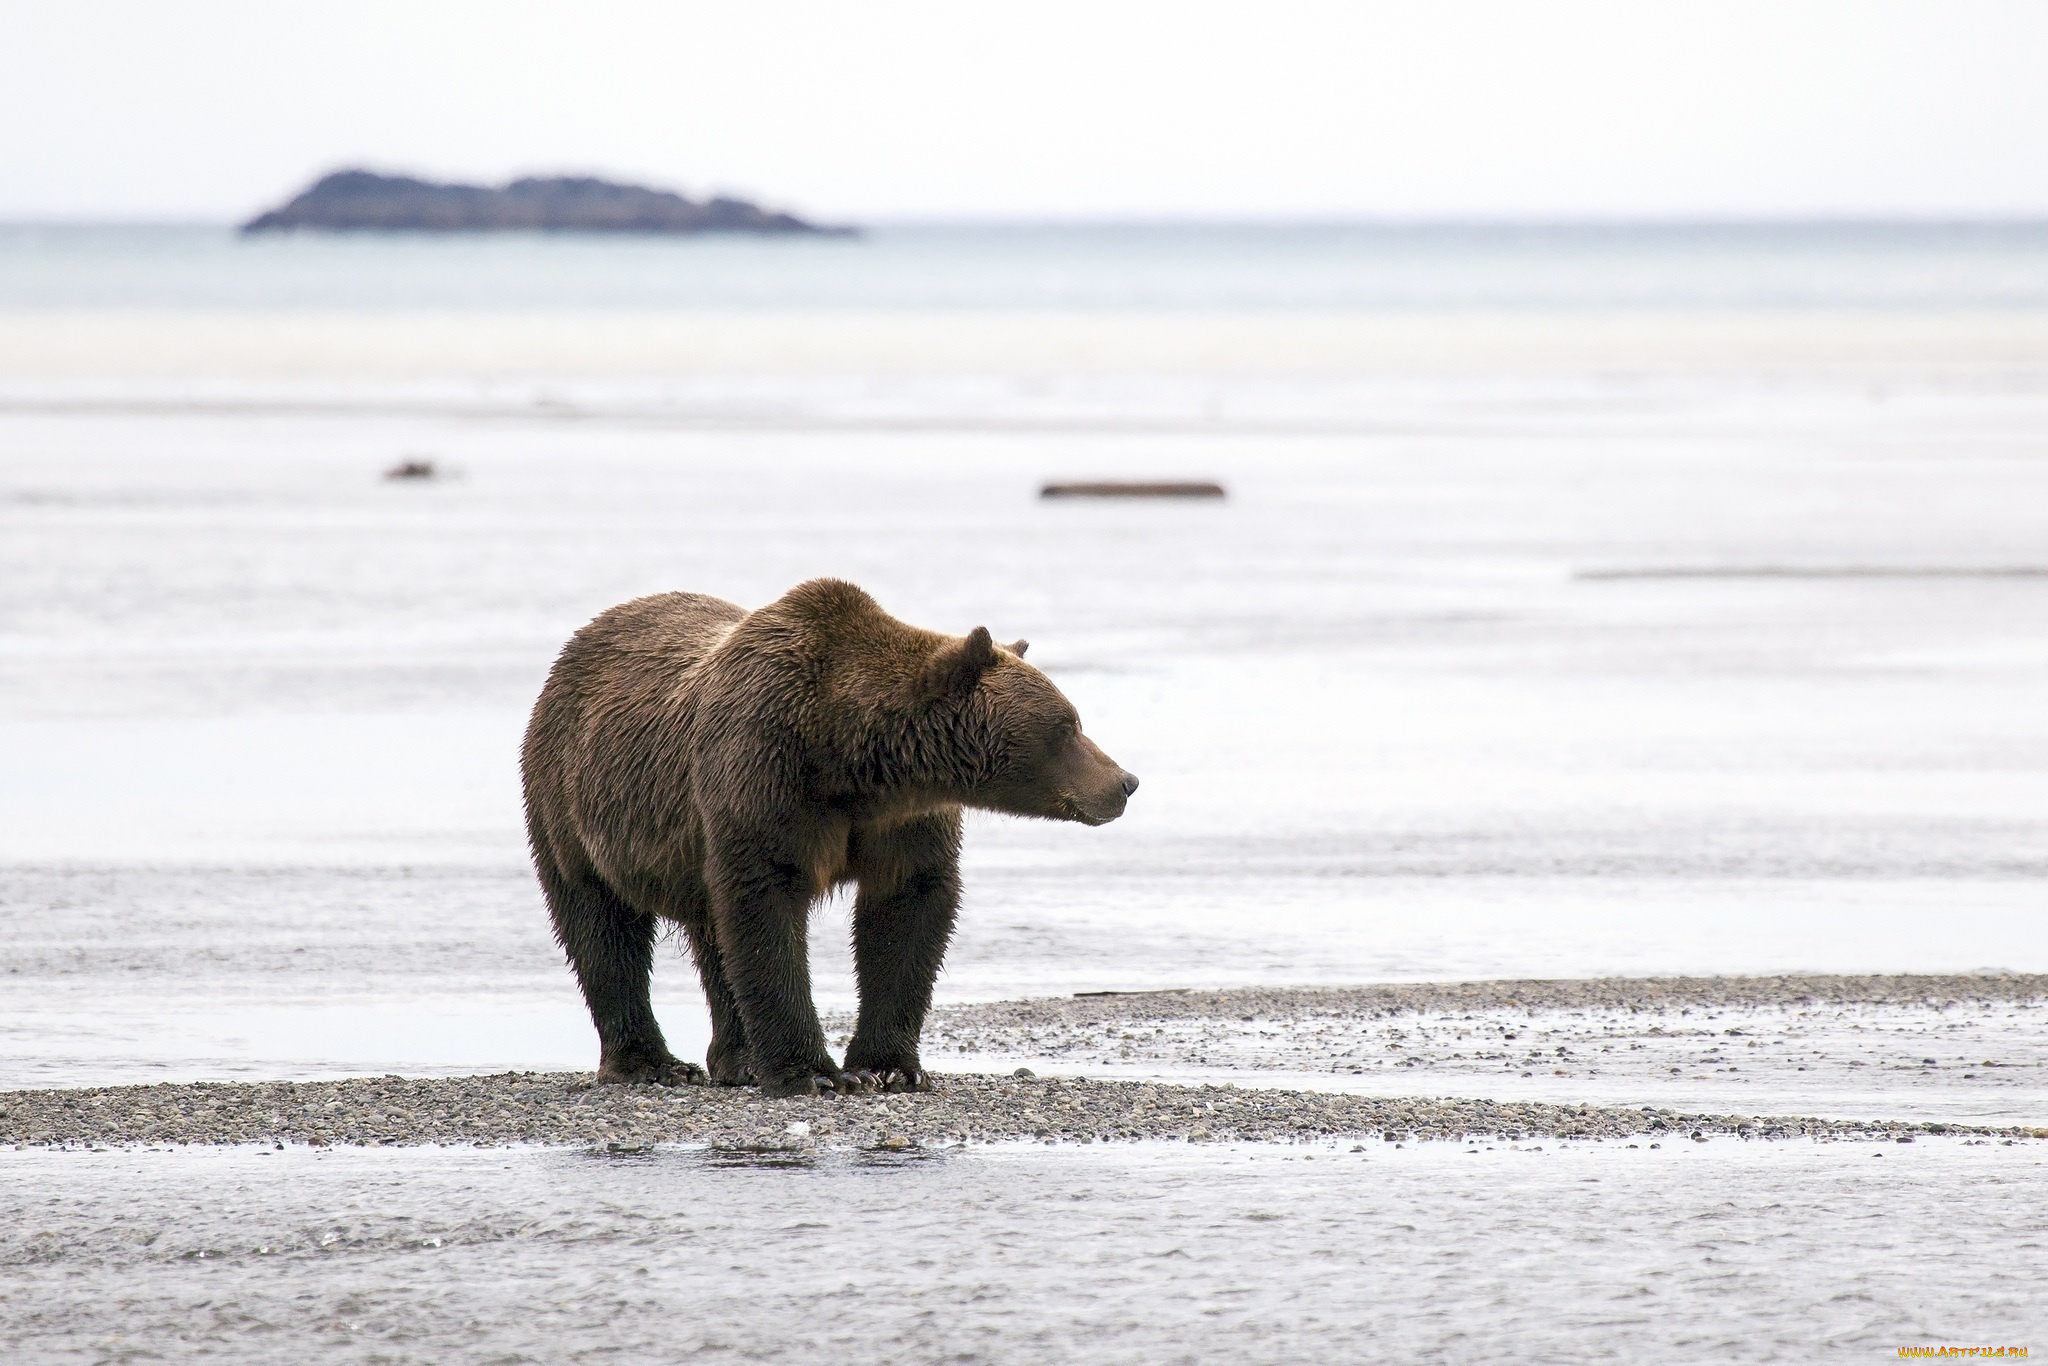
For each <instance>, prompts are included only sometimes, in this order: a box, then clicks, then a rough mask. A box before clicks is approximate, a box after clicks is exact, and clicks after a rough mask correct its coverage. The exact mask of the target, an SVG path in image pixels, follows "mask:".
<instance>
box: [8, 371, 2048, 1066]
mask: <svg viewBox="0 0 2048 1366" xmlns="http://www.w3.org/2000/svg"><path fill="white" fill-rule="evenodd" d="M1470 394H1471V390H1470V389H1469V388H1468V387H1465V386H1461V385H1460V384H1457V383H1452V382H1448V381H1447V382H1445V383H1443V384H1442V385H1440V386H1438V387H1437V388H1436V389H1434V390H1426V391H1422V392H1420V393H1419V394H1411V395H1410V396H1409V400H1408V401H1409V402H1411V404H1413V405H1415V406H1414V408H1413V412H1412V414H1411V419H1412V420H1411V423H1410V426H1409V428H1408V429H1406V430H1404V431H1403V432H1402V433H1401V434H1398V435H1387V434H1382V435H1367V434H1354V435H1346V436H1332V435H1327V434H1323V435H1318V434H1314V433H1294V434H1291V435H1288V434H1283V433H1274V432H1259V433H1252V432H1245V431H1232V430H1229V429H1228V428H1227V426H1226V427H1225V428H1223V429H1219V430H1218V431H1216V432H1213V433H1211V434H1208V435H1202V436H1194V435H1190V434H1187V433H1185V432H1173V431H1160V432H1154V433H1150V434H1146V433H1136V434H1123V435H1114V434H1107V433H1100V432H1097V433H1092V434H1091V433H1086V432H1067V433H1065V434H1062V435H1059V436H1057V437H1054V436H1049V435H1046V434H1043V433H1035V432H1031V431H1027V430H1010V431H979V432H967V431H951V432H915V431H897V432H883V431H874V430H866V429H859V428H845V427H840V428H833V427H827V428H824V429H809V428H803V429H791V430H783V431H768V432H760V431H751V432H750V431H706V430H699V429H695V428H691V427H688V426H685V427H668V426H663V425H661V424H659V423H649V422H643V421H638V420H627V419H625V418H619V419H617V420H610V419H605V418H604V417H602V415H598V416H594V417H590V418H587V419H586V420H584V421H582V422H579V423H577V424H575V425H574V426H570V427H565V426H563V425H562V424H561V423H559V422H555V421H551V420H540V419H515V418H510V417H504V418H493V419H489V420H481V419H479V420H464V419H454V418H429V417H410V418H400V417H391V416H361V415H357V416H351V415H331V414H329V415H322V414H319V413H314V412H293V413H271V414H268V415H265V414H243V415H239V416H235V415H226V414H217V415H192V416H186V417H167V416H164V415H161V414H155V413H139V414H130V415H122V414H119V413H109V412H99V413H77V414H72V415H68V416H50V415H37V414H30V413H19V412H17V413H14V414H11V415H0V436H4V449H5V450H6V451H7V457H6V462H5V465H4V467H0V561H4V563H0V571H4V572H0V698H4V702H5V708H4V713H0V748H4V749H5V751H6V752H7V754H8V756H9V762H8V763H7V765H6V766H5V767H4V769H0V810H4V813H5V817H6V819H5V820H4V821H0V917H4V919H5V922H6V930H7V942H8V949H7V954H8V960H7V966H8V968H9V971H8V972H7V973H5V974H0V1030H4V1031H5V1035H6V1038H7V1040H8V1043H9V1045H10V1048H9V1050H8V1051H9V1057H10V1061H9V1063H8V1071H7V1079H8V1080H9V1081H10V1082H11V1083H22V1084H26V1083H30V1082H33V1083H36V1084H52V1083H55V1082H60V1081H63V1080H67V1079H69V1080H76V1081H81V1082H83V1081H88V1080H114V1079H140V1078H144V1077H152V1076H206V1075H233V1074H247V1073H248V1071H249V1070H250V1069H252V1068H253V1069H256V1070H257V1071H260V1072H263V1073H268V1074H271V1075H317V1074H325V1073H330V1072H332V1071H334V1070H343V1071H346V1070H352V1069H353V1070H371V1071H386V1070H412V1069H440V1068H462V1067H465V1066H474V1067H482V1068H498V1067H505V1066H531V1067H559V1066H574V1065H577V1064H578V1062H579V1060H587V1055H588V1050H589V1045H590V1038H589V1032H588V1026H587V1024H585V1023H584V1022H583V1021H582V1019H581V1018H580V1013H579V1011H578V1009H577V1005H576V1001H575V998H574V996H573V992H572V990H571V986H570V983H569V979H568V977H567V975H566V973H564V972H563V971H562V970H561V969H560V967H559V965H558V961H557V960H556V958H555V955H554V952H553V950H552V948H551V946H550V945H549V943H548V941H547V937H546V933H545V927H544V918H543V915H542V912H541V910H540V907H539V902H538V899H537V896H536V895H535V893H534V890H533V889H532V887H531V885H530V883H529V882H528V881H527V878H526V874H525V872H524V866H523V865H524V859H523V851H522V849H521V845H520V838H521V837H520V825H519V814H518V796H517V785H516V774H515V755H516V747H517V741H518V734H519V729H520V726H521V722H522V716H523V711H524V708H525V706H526V705H527V702H528V700H529V699H530V698H531V696H532V695H533V693H534V692H535V691H536V690H537V688H538V686H539V682H540V679H541V677H542V676H543V674H544V672H545V669H546V667H547V663H548V660H549V658H550V657H551V655H552V652H553V650H554V649H555V648H556V647H557V645H558V644H559V642H560V640H561V639H562V638H563V637H564V636H566V635H567V633H568V632H569V631H570V630H572V629H574V628H575V626H577V625H578V624H580V623H581V621H583V620H584V619H586V618H587V617H588V615H590V614H591V613H593V612H595V611H596V610H598V609H599V608H601V607H603V606H605V605H608V604H609V603H612V602H615V601H618V600H620V599H623V598H626V597H630V596H632V595H634V594H637V593H641V592H648V591H655V590H659V589H667V588H674V587H689V588H696V589H702V590H708V591H713V592H718V593H722V594H725V595H728V596H730V597H732V598H734V599H735V600H738V601H741V602H745V603H757V602H761V601H764V600H766V599H767V598H769V597H771V596H773V595H774V594H775V593H777V592H779V591H780V590H781V589H783V588H784V587H786V586H787V585H789V584H790V583H793V582H795V581H798V580H800V579H802V578H804V577H807V576H809V575H812V574H818V573H836V574H841V575H844V576H846V577H850V578H853V579H855V580H857V581H859V582H862V583H864V584H865V585H866V586H868V587H869V588H870V589H872V590H873V591H875V592H876V593H877V594H878V596H879V597H880V598H881V599H882V601H883V602H884V603H885V604H886V605H888V606H889V607H891V608H892V609H893V610H895V611H897V612H898V613H900V614H901V615H903V616H904V617H906V618H908V619H910V620H914V621H919V622H924V623H928V624H931V625H935V626H942V627H948V628H952V629H962V630H964V629H965V628H967V627H969V626H971V625H974V624H976V623H977V622H985V623H987V624H988V625H990V626H991V627H992V628H994V629H995V630H997V631H998V632H999V633H1001V634H1004V635H1006V636H1009V635H1025V636H1028V637H1030V638H1032V639H1033V640H1034V642H1035V644H1034V647H1033V658H1034V659H1035V660H1039V661H1042V663H1043V665H1044V667H1046V668H1047V669H1048V671H1050V672H1051V673H1052V675H1053V677H1054V678H1055V679H1056V680H1057V681H1058V682H1059V683H1060V684H1061V686H1062V687H1064V688H1065V689H1066V690H1067V691H1068V693H1069V694H1070V695H1071V696H1072V697H1073V698H1074V699H1075V700H1076V702H1077V703H1078V704H1079V706H1080V707H1081V710H1082V712H1083V715H1084V717H1085V718H1086V719H1087V723H1088V725H1089V728H1090V731H1091V733H1092V734H1094V735H1096V736H1097V737H1098V738H1099V739H1100V740H1101V741H1102V742H1103V743H1104V745H1105V746H1106V747H1107V748H1108V749H1109V750H1110V751H1111V752H1112V753H1113V754H1115V755H1116V756H1117V757H1118V758H1119V759H1121V760H1122V761H1123V762H1124V763H1125V764H1126V765H1128V766H1129V767H1131V768H1132V769H1133V770H1135V771H1136V772H1138V773H1139V774H1140V775H1142V776H1143V778H1144V780H1145V787H1144V789H1143V793H1142V795H1141V797H1140V798H1139V799H1138V800H1137V801H1136V802H1135V803H1134V804H1133V807H1132V810H1131V813H1130V814H1129V815H1128V816H1127V817H1126V818H1125V819H1124V820H1123V821H1120V822H1118V823H1117V824H1115V825H1112V826H1109V827H1106V828H1104V829H1101V830H1094V831H1087V830H1076V829H1068V828H1058V827H1052V826H1046V825H1034V824H1023V823H1014V822H1003V821H998V820H993V819H990V820H981V821H977V822H976V823H975V826H974V828H973V829H972V831H971V832H970V836H969V853H968V877H967V882H968V904H967V909H966V913H965V915H964V917H963V922H962V927H961V933H960V937H959V940H958V943H957V947H956V948H955V950H954V952H953V954H952V956H951V959H950V962H949V966H948V974H947V976H946V978H945V979H944V981H943V982H942V986H941V991H942V995H944V996H946V997H948V998H951V999H992V998H998V997H1005V996H1023V995H1039V994H1060V993H1064V992H1070V991H1076V990H1095V989H1114V988H1122V989H1133V988H1147V987H1161V986H1190V985H1228V984H1231V983H1235V982H1254V981H1259V982H1272V983H1314V982H1342V981H1360V980H1379V979H1407V980H1433V979H1444V978H1455V977H1483V976H1539V977H1541V976H1575V975H1587V974H1600V973H1630V974H1648V973H1668V972H1709V973H1711V972H1759V971H1763V972H1779V971H1798V970H1822V971H1904V970H1914V971H1968V970H1973V969H1984V968H2006V969H2014V970H2038V969H2040V968H2042V967H2044V966H2048V918H2044V917H2042V916H2041V915H2040V913H2039V912H2040V909H2041V907H2042V904H2043V903H2042V898H2041V893H2040V887H2041V881H2040V878H2041V874H2042V872H2043V871H2044V869H2048V773H2044V770H2048V720H2044V713H2043V710H2042V709H2041V707H2040V706H2039V698H2040V696H2041V692H2042V687H2043V685H2044V683H2048V577H2039V576H2029V574H2026V573H2018V574H2016V573H2012V572H2008V571H2013V570H2027V571H2031V570H2033V569H2038V568H2041V567H2043V565H2042V557H2041V547H2042V546H2043V545H2048V462H2043V461H2042V460H2041V459H2039V452H2038V450H2037V449H2036V446H2037V438H2036V437H2035V436H2034V435H2033V433H2034V432H2036V431H2038V430H2040V427H2039V424H2040V423H2041V422H2042V421H2044V420H2048V398H2044V397H2043V395H2042V394H2037V393H2035V392H2034V391H2032V390H2030V389H2027V388H2026V387H2024V386H2014V385H2007V386H2005V387H2003V388H1995V389H1993V390H1990V391H1985V392H1975V391H1956V390H1952V389H1945V388H1942V387H1940V386H1934V385H1928V386H1923V387H1922V388H1920V389H1918V390H1915V391H1911V392H1905V393H1893V394H1890V395H1889V396H1887V397H1884V398H1883V399H1882V400H1881V401H1880V400H1879V399H1875V398H1873V397H1872V396H1871V395H1870V394H1868V393H1866V392H1864V391H1862V390H1861V389H1847V388H1844V387H1842V386H1841V385H1839V384H1837V383H1835V382H1833V381H1829V382H1826V383H1823V382H1821V381H1817V380H1814V381H1804V382H1800V383H1792V382H1790V381H1787V382H1785V383H1783V384H1780V385H1778V386H1776V387H1775V388H1770V387H1757V386H1754V385H1748V384H1736V383H1726V384H1722V385H1720V386H1719V387H1709V388H1705V389H1702V388H1700V387H1698V386H1696V385H1692V384H1685V385H1669V384H1665V385H1659V384H1650V383H1642V384H1638V383H1630V384H1618V385H1611V386H1608V387H1606V388H1604V389H1603V388H1602V387H1600V386H1598V385H1596V386H1594V387H1593V388H1592V389H1581V388H1577V387H1571V388H1569V389H1568V390H1567V389H1560V390H1557V391H1556V392H1555V393H1554V395H1553V397H1554V399H1555V402H1554V403H1553V404H1551V405H1550V406H1541V405H1537V406H1529V407H1525V408H1523V409H1520V410H1518V412H1517V415H1516V416H1515V418H1514V420H1513V421H1511V422H1510V421H1508V420H1507V418H1506V417H1504V416H1499V415H1497V416H1496V418H1495V419H1493V420H1494V421H1495V422H1496V424H1497V425H1498V426H1499V430H1497V431H1488V432H1485V433H1475V432H1474V431H1473V430H1472V429H1471V427H1470V426H1469V423H1468V407H1467V404H1466V400H1467V399H1468V397H1469V396H1470ZM408 453H427V454H431V455H433V456H435V457H436V458H438V459H440V460H442V461H443V462H445V463H446V464H447V465H448V466H450V467H452V468H453V470H454V471H455V474H456V477H454V478H451V479H448V480H444V481H441V482H437V483H433V484H429V485H426V486H421V487H415V486H402V485H392V484H386V483H383V482H381V481H380V480H379V479H378V478H377V475H378V472H379V471H380V470H381V469H382V468H383V467H384V466H385V465H386V464H388V463H389V462H390V461H392V460H394V459H396V458H398V457H399V456H400V455H403V454H408ZM1076 472H1082V473H1099V474H1153V473H1169V472H1170V473H1177V474H1200V475H1206V476H1214V477H1220V478H1222V479H1224V480H1225V481H1227V482H1228V483H1229V484H1230V486H1231V489H1232V498H1231V500H1230V501H1229V502H1227V503H1226V504H1224V505H1222V506H1205V507H1183V506H1153V505H1144V506H1138V505H1109V506H1080V507H1076V506H1070V505H1046V504H1040V503H1039V502H1038V501H1037V500H1036V499H1035V498H1034V497H1033V493H1034V489H1035V482H1036V479H1037V478H1038V477H1039V476H1042V475H1047V474H1071V473H1076ZM1787 568H1791V569H1803V570H1806V571H1813V572H1812V573H1809V574H1807V575H1806V576H1800V575H1787V574H1784V573H1777V574H1763V575H1759V574H1757V573H1756V572H1754V571H1757V570H1759V569H1762V570H1773V569H1776V570H1782V569H1787ZM1886 569H1906V570H1912V571H1914V572H1913V574H1911V575H1909V576H1904V577H1900V576H1897V575H1889V576H1888V575H1886V574H1884V573H1880V572H1875V571H1883V570H1886ZM1616 570H1622V571H1631V572H1636V571H1644V572H1646V576H1644V577H1634V578H1613V577H1586V575H1587V574H1588V573H1594V574H1606V573H1611V572H1613V571H1616ZM1669 570H1685V571H1700V570H1705V571H1712V572H1709V573H1706V574H1704V575H1702V574H1698V573H1690V574H1685V575H1680V576H1676V577H1673V576H1670V575H1668V574H1666V573H1665V571H1669ZM1987 571H1998V572H1987ZM1815 574H1818V576H1815ZM1660 575H1662V576H1660ZM844 914H845V913H844V908H843V906H841V907H833V908H828V909H827V910H826V911H825V912H824V913H822V914H821V915H820V917H819V920H818V933H817V936H816V943H815V948H814V952H815V954H816V955H817V958H818V961H819V985H820V991H819V995H820V999H821V1002H822V1003H824V1004H826V1005H828V1006H831V1005H845V1004H848V1003H850V982H849V981H848V977H847V972H846V963H845V951H844V947H843V937H844V933H845V922H844ZM659 980H660V983H661V991H662V993H663V1006H662V1009H663V1012H664V1016H665V1018H667V1019H668V1020H669V1022H670V1028H671V1030H672V1032H674V1033H675V1034H676V1035H677V1036H678V1037H679V1039H680V1040H681V1041H683V1042H684V1043H685V1044H686V1045H688V1044H694V1043H695V1042H696V1041H697V1040H699V1039H700V1038H701V1028H702V1025H701V1020H700V1018H699V1017H698V1015H697V1013H696V1012H697V1007H696V1005H695V992H694V987H693V984H692V982H691V975H690V973H689V972H688V970H687V968H686V966H685V965H684V964H682V963H680V962H668V963H666V964H665V965H664V967H663V969H662V972H661V973H660V974H659Z"/></svg>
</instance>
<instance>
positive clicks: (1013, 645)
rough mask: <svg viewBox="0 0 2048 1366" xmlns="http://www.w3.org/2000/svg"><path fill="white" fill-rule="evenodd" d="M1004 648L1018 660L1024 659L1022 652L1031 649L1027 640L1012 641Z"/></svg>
mask: <svg viewBox="0 0 2048 1366" xmlns="http://www.w3.org/2000/svg"><path fill="white" fill-rule="evenodd" d="M1006 648H1007V649H1008V650H1009V652H1010V653H1011V654H1013V655H1015V656H1017V658H1019V659H1022V658H1023V657H1024V652H1025V651H1026V650H1028V649H1030V648H1031V642H1030V641H1028V640H1013V641H1011V642H1010V643H1009V645H1008V646H1007V647H1006Z"/></svg>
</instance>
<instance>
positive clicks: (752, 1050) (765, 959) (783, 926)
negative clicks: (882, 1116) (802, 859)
mask: <svg viewBox="0 0 2048 1366" xmlns="http://www.w3.org/2000/svg"><path fill="white" fill-rule="evenodd" d="M720 843H721V844H723V845H724V846H725V847H723V848H721V849H720V850H719V852H718V855H717V857H715V858H714V859H712V860H710V861H709V866H708V867H707V869H706V872H707V875H708V876H707V878H706V880H707V881H708V882H709V883H710V887H711V910H712V925H713V928H714V930H715V931H716V932H717V936H718V953H719V959H720V961H721V962H722V963H723V965H724V968H725V980H726V984H727V986H729V987H730V988H731V989H732V996H733V1003H734V1005H735V1006H737V1007H738V1010H739V1015H740V1023H741V1025H742V1026H743V1027H744V1029H745V1031H746V1041H747V1051H748V1053H749V1054H750V1055H751V1057H752V1060H753V1074H754V1080H755V1081H756V1082H757V1083H759V1085H760V1087H761V1091H762V1093H763V1094H765V1095H770V1096H814V1095H819V1094H829V1093H832V1092H840V1091H860V1090H867V1089H869V1087H868V1086H867V1085H864V1084H863V1083H862V1082H861V1081H860V1080H859V1079H857V1078H854V1077H849V1076H848V1075H847V1074H846V1073H845V1072H844V1071H842V1070H841V1069H840V1067H839V1065H838V1064H837V1063H835V1062H833V1061H832V1055H831V1054H830V1053H828V1052H827V1051H826V1050H825V1031H824V1030H823V1029H822V1028H820V1027H819V1024H818V1010H817V1007H816V1005H814V1004H813V1003H812V1000H811V966H810V945H809V942H808V936H807V934H806V926H807V922H808V920H809V918H810V910H811V897H812V890H813V889H812V885H811V880H810V877H809V875H808V873H807V871H806V870H805V869H804V868H803V866H802V865H801V864H799V863H797V862H795V861H794V860H792V859H790V858H789V857H788V856H787V855H786V854H783V855H782V856H781V857H776V856H774V854H780V853H782V851H780V850H775V851H773V853H769V852H766V851H763V850H762V848H761V845H760V844H759V843H755V842H752V841H743V840H734V839H731V838H727V839H726V840H723V841H720ZM771 848H772V846H771Z"/></svg>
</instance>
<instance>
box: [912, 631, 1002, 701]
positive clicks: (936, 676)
mask: <svg viewBox="0 0 2048 1366" xmlns="http://www.w3.org/2000/svg"><path fill="white" fill-rule="evenodd" d="M995 662H996V643H995V639H994V638H993V637H992V636H990V635H989V633H988V627H986V626H977V627H975V628H974V629H973V630H972V631H970V632H969V633H968V635H967V639H965V640H962V641H957V642H954V643H952V644H948V645H942V646H940V647H939V652H938V653H937V654H935V655H933V656H932V657H931V660H930V661H929V662H928V663H926V665H925V666H924V689H925V691H926V692H927V693H929V694H930V695H932V696H934V697H955V696H958V695H959V694H961V693H966V692H971V691H973V689H974V685H975V684H977V683H979V682H981V675H982V673H983V671H985V670H986V669H987V668H988V667H989V665H991V664H993V663H995Z"/></svg>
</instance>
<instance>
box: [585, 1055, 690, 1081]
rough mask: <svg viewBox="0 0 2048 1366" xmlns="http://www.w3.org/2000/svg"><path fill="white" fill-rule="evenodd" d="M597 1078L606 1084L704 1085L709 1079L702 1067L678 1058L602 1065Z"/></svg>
mask: <svg viewBox="0 0 2048 1366" xmlns="http://www.w3.org/2000/svg"><path fill="white" fill-rule="evenodd" d="M597 1079H598V1081H599V1082H600V1083H602V1084H604V1085H607V1086H649V1085H652V1086H706V1085H709V1084H710V1081H711V1077H710V1075H709V1074H708V1073H706V1072H705V1071H704V1069H703V1068H701V1067H699V1066H697V1064H696V1063H693V1062H684V1061H682V1060H681V1059H680V1058H670V1059H668V1060H667V1061H666V1062H640V1063H631V1064H626V1065H623V1066H616V1067H602V1068H599V1069H598V1073H597Z"/></svg>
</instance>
